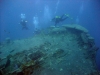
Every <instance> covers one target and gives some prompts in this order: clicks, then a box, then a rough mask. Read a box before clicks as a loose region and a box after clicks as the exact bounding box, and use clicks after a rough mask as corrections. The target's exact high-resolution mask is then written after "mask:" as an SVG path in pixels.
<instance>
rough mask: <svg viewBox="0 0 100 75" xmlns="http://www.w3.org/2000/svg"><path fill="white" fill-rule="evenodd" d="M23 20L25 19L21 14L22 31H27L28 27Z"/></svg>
mask: <svg viewBox="0 0 100 75" xmlns="http://www.w3.org/2000/svg"><path fill="white" fill-rule="evenodd" d="M25 18H26V16H25V14H21V21H20V24H21V25H22V29H28V27H27V26H26V25H27V24H26V23H27V21H26V20H25Z"/></svg>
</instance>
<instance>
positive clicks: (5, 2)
mask: <svg viewBox="0 0 100 75" xmlns="http://www.w3.org/2000/svg"><path fill="white" fill-rule="evenodd" d="M21 13H23V14H25V15H26V20H27V21H28V22H27V27H28V28H29V30H22V26H21V25H20V24H19V22H20V20H21V16H20V15H21ZM62 14H69V15H70V17H72V18H73V19H72V20H69V19H68V20H66V21H65V22H63V23H62V24H65V23H66V24H67V23H77V24H80V25H82V26H84V27H85V28H87V29H88V30H89V34H91V36H92V37H94V39H95V43H96V45H97V46H98V47H99V48H100V0H0V42H2V41H4V40H5V38H7V37H10V38H11V39H12V40H15V39H23V38H28V37H31V36H33V35H34V34H33V32H34V23H33V21H34V20H33V17H38V20H37V21H38V23H37V24H38V25H39V26H38V27H40V28H45V27H49V26H50V25H53V24H54V23H53V22H51V21H50V20H51V19H52V18H53V17H54V16H56V15H60V16H61V15H62ZM96 61H97V65H98V68H99V69H100V49H99V50H98V53H97V56H96Z"/></svg>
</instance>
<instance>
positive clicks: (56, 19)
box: [52, 15, 68, 26]
mask: <svg viewBox="0 0 100 75" xmlns="http://www.w3.org/2000/svg"><path fill="white" fill-rule="evenodd" d="M67 18H68V16H66V17H64V15H62V16H61V17H57V18H56V17H55V18H53V19H52V20H53V21H54V22H55V26H56V25H57V23H59V22H62V21H64V20H66V19H67Z"/></svg>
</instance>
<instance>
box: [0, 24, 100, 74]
mask: <svg viewBox="0 0 100 75" xmlns="http://www.w3.org/2000/svg"><path fill="white" fill-rule="evenodd" d="M97 50H98V47H96V45H95V42H94V38H93V37H91V36H90V34H89V33H88V30H87V29H85V28H84V27H82V26H80V25H76V24H73V25H70V24H69V25H62V26H60V27H55V26H51V27H48V28H47V29H43V30H40V31H39V32H38V33H37V34H35V35H34V36H33V37H30V38H27V39H21V40H14V41H11V40H10V39H9V38H7V40H6V41H5V42H3V43H1V45H0V75H100V72H99V71H98V69H97V66H96V62H95V56H96V52H97Z"/></svg>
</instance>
